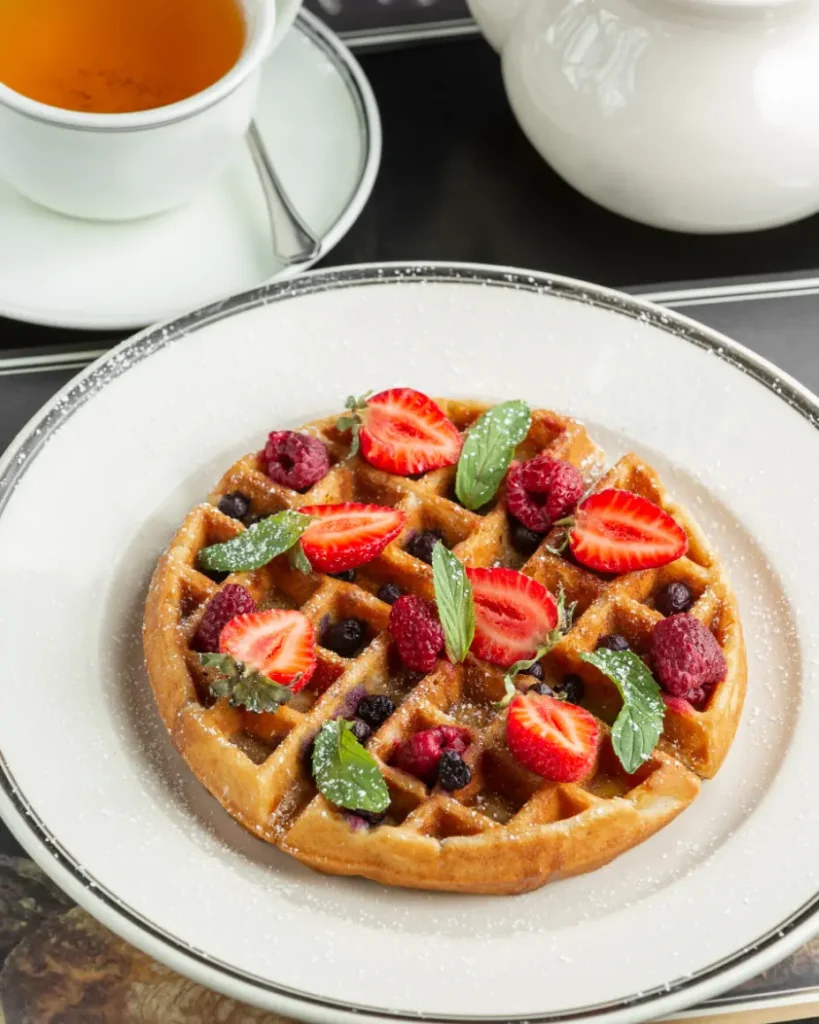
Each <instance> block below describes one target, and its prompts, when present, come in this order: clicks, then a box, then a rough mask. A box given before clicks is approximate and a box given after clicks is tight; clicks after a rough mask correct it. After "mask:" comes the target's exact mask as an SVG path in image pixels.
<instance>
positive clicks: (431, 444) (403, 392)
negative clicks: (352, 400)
mask: <svg viewBox="0 0 819 1024" xmlns="http://www.w3.org/2000/svg"><path fill="white" fill-rule="evenodd" d="M360 415H361V429H360V432H359V440H360V442H361V454H362V456H363V457H364V458H365V459H366V460H367V462H369V463H370V465H371V466H375V467H376V469H383V470H386V472H388V473H397V474H399V475H400V476H410V475H411V474H412V473H426V472H427V471H428V470H430V469H441V467H443V466H454V465H455V463H456V462H457V461H458V457H459V456H460V454H461V447H462V445H463V438H462V437H461V435H460V434H459V433H458V428H457V427H456V426H455V424H454V423H453V422H452V420H450V419H447V417H446V416H445V415H444V412H443V410H442V409H441V408H440V406H438V405H436V404H435V402H433V401H432V399H431V398H427V396H426V395H422V394H421V392H420V391H414V390H413V389H412V388H390V390H389V391H382V392H380V394H377V395H373V397H372V398H370V399H369V400H368V401H367V405H366V408H364V409H363V410H361V413H360Z"/></svg>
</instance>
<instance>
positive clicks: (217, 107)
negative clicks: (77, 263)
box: [0, 0, 298, 220]
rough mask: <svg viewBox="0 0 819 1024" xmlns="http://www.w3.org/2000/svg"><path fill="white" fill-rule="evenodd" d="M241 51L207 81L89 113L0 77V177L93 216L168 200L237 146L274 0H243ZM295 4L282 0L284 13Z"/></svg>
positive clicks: (150, 210)
mask: <svg viewBox="0 0 819 1024" xmlns="http://www.w3.org/2000/svg"><path fill="white" fill-rule="evenodd" d="M241 3H242V7H243V10H244V14H245V21H246V25H247V40H246V42H245V48H244V51H243V53H242V55H241V57H240V58H239V60H238V61H237V63H236V64H235V65H234V66H233V67H232V68H231V70H230V71H229V72H228V73H227V74H226V75H225V76H224V77H223V78H221V79H219V81H218V82H215V83H214V84H213V85H212V86H210V87H209V88H208V89H205V90H203V91H202V92H199V93H196V94H195V95H194V96H189V97H188V98H187V99H184V100H182V101H180V102H179V103H171V104H169V105H167V106H164V107H157V108H154V109H152V110H144V111H137V112H135V113H129V114H88V113H85V112H83V111H76V110H64V109H62V108H59V107H53V106H49V105H47V104H44V103H38V102H37V101H36V100H32V99H30V98H29V97H27V96H23V95H21V94H20V93H18V92H15V91H14V90H12V89H10V88H9V87H8V86H5V85H3V84H2V83H0V178H3V179H5V180H6V181H7V182H8V183H9V184H11V185H12V186H13V187H14V188H16V189H17V190H18V191H19V192H20V193H21V194H22V195H24V196H26V197H27V198H29V199H31V200H33V201H34V202H36V203H40V204H42V205H43V206H46V207H48V208H49V209H52V210H56V211H57V212H59V213H63V214H67V215H68V216H73V217H83V218H91V219H94V220H129V219H134V218H139V217H146V216H148V215H151V214H156V213H160V212H162V211H165V210H170V209H172V208H173V207H175V206H179V205H180V204H181V203H183V202H185V201H187V200H189V199H190V198H191V197H192V196H195V195H196V194H197V192H199V191H201V189H202V188H204V186H205V185H207V184H208V183H209V182H210V181H212V180H213V179H214V178H215V177H216V176H217V175H219V174H220V173H221V172H222V171H223V170H224V169H225V168H226V167H227V165H228V163H229V162H230V160H231V158H232V157H233V156H234V155H235V153H236V150H237V148H238V147H239V146H241V144H242V141H243V139H244V137H245V134H246V132H247V126H248V124H249V123H250V119H251V117H252V115H253V110H254V107H255V105H256V95H257V92H258V83H259V67H260V65H261V63H262V61H263V60H264V58H265V56H266V55H267V54H268V52H269V50H270V47H271V45H272V44H273V43H274V33H275V29H276V4H275V3H274V2H273V0H241ZM297 7H298V4H297V3H296V2H295V0H287V7H286V17H287V18H288V19H290V20H292V18H293V17H295V14H296V11H297Z"/></svg>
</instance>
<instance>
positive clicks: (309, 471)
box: [262, 430, 330, 491]
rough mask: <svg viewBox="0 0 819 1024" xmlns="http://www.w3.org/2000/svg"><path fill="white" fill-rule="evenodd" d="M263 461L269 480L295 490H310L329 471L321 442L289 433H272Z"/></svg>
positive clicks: (282, 431)
mask: <svg viewBox="0 0 819 1024" xmlns="http://www.w3.org/2000/svg"><path fill="white" fill-rule="evenodd" d="M262 458H263V459H264V461H265V468H266V470H267V475H268V476H269V477H270V479H271V480H273V481H275V482H276V483H277V484H282V485H283V486H284V487H291V488H292V489H293V490H294V491H304V490H306V489H307V488H308V487H312V486H313V484H315V483H318V482H319V480H321V479H322V477H324V476H326V475H327V472H328V470H329V469H330V456H329V455H328V454H327V449H326V448H325V447H324V445H323V444H322V443H321V441H319V440H318V439H317V438H315V437H309V436H308V435H307V434H297V433H295V432H294V431H292V430H274V431H273V433H272V434H270V436H269V437H268V439H267V444H266V445H265V446H264V452H263V453H262Z"/></svg>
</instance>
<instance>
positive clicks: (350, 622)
mask: <svg viewBox="0 0 819 1024" xmlns="http://www.w3.org/2000/svg"><path fill="white" fill-rule="evenodd" d="M366 631H367V623H366V622H362V621H361V619H340V620H339V621H338V622H336V623H334V625H332V626H330V627H329V628H328V629H326V630H324V631H323V632H322V635H321V646H322V647H326V648H327V650H328V651H335V653H336V654H338V655H340V656H341V657H342V658H354V657H355V656H356V654H358V652H359V651H360V650H361V647H362V645H363V643H364V636H365V634H366Z"/></svg>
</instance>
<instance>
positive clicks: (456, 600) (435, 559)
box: [432, 540, 475, 665]
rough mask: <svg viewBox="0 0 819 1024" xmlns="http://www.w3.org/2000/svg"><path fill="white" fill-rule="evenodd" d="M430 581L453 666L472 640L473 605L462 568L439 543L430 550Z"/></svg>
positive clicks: (470, 588) (466, 578) (473, 634)
mask: <svg viewBox="0 0 819 1024" xmlns="http://www.w3.org/2000/svg"><path fill="white" fill-rule="evenodd" d="M432 581H433V583H434V585H435V603H436V605H437V606H438V617H439V618H440V620H441V625H442V626H443V627H444V637H445V638H446V653H447V656H448V657H449V660H450V661H451V662H452V663H453V664H454V665H457V664H458V662H460V661H463V660H464V658H465V657H466V656H467V654H468V653H469V648H470V647H471V646H472V641H473V639H474V637H475V603H474V601H473V600H472V584H471V583H470V582H469V577H468V576H467V575H466V569H465V568H464V567H463V565H462V564H461V562H459V561H458V559H457V558H456V557H455V556H454V555H453V554H452V552H451V551H449V550H448V549H447V547H446V546H445V545H444V543H443V541H440V540H439V541H438V543H437V544H436V545H435V547H434V548H433V549H432Z"/></svg>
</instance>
